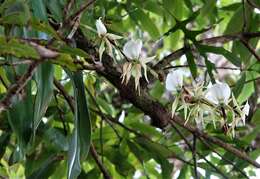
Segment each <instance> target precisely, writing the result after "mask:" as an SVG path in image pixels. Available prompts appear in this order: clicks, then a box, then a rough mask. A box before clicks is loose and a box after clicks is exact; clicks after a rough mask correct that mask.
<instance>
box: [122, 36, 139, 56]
mask: <svg viewBox="0 0 260 179" xmlns="http://www.w3.org/2000/svg"><path fill="white" fill-rule="evenodd" d="M142 45H143V44H142V41H141V40H136V41H134V40H129V41H128V42H127V43H126V44H125V45H124V47H123V53H124V54H125V55H126V57H127V58H129V59H131V60H134V59H138V58H139V56H140V54H141V50H142Z"/></svg>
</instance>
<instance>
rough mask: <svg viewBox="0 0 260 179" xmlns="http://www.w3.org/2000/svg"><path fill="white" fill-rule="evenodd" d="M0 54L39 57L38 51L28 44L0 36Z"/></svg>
mask: <svg viewBox="0 0 260 179" xmlns="http://www.w3.org/2000/svg"><path fill="white" fill-rule="evenodd" d="M0 55H3V56H5V55H13V56H15V57H18V58H32V59H39V58H40V56H39V54H38V52H37V51H36V50H35V49H34V48H33V47H31V46H30V45H27V44H24V43H21V42H19V41H18V40H17V39H14V38H12V39H9V40H8V41H7V39H6V38H5V37H1V36H0Z"/></svg>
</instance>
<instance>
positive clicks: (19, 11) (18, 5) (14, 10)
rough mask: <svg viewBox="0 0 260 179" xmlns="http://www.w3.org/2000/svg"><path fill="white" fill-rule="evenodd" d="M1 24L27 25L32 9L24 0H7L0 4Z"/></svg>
mask: <svg viewBox="0 0 260 179" xmlns="http://www.w3.org/2000/svg"><path fill="white" fill-rule="evenodd" d="M0 16H1V19H0V24H16V25H26V24H27V22H28V21H29V19H30V11H29V7H28V5H27V3H26V2H25V1H24V0H7V1H5V2H4V3H3V4H2V5H1V6H0Z"/></svg>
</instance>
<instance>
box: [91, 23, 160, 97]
mask: <svg viewBox="0 0 260 179" xmlns="http://www.w3.org/2000/svg"><path fill="white" fill-rule="evenodd" d="M96 28H97V33H98V36H99V37H100V39H101V44H100V47H99V58H100V61H101V59H102V54H103V53H104V51H105V44H106V45H107V47H108V52H109V55H111V56H113V55H112V46H113V43H115V44H116V40H117V39H120V38H122V37H120V36H118V35H115V34H111V33H107V29H106V27H105V25H104V24H103V23H102V21H101V18H99V19H98V20H96ZM111 41H112V42H113V43H112V44H111ZM142 46H143V43H142V41H141V40H139V39H138V40H132V39H131V40H129V41H128V42H126V43H125V45H124V47H123V52H121V51H120V52H121V53H122V54H123V56H124V57H125V58H127V62H125V63H124V64H123V67H122V75H121V78H122V83H124V84H127V83H128V82H129V80H130V78H131V76H132V75H133V76H134V79H135V89H136V90H138V92H139V94H140V82H139V81H140V78H141V77H142V76H143V75H144V77H145V79H146V81H147V82H148V78H147V65H146V64H147V63H149V62H151V61H152V60H153V59H154V58H155V56H153V57H143V56H142V55H141V51H142ZM142 69H143V75H142Z"/></svg>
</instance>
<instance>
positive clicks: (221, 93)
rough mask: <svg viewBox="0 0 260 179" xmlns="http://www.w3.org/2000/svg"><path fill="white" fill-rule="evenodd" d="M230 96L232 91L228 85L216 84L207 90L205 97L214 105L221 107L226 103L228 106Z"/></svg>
mask: <svg viewBox="0 0 260 179" xmlns="http://www.w3.org/2000/svg"><path fill="white" fill-rule="evenodd" d="M230 95H231V90H230V87H229V86H228V84H226V83H216V84H214V85H212V86H211V87H210V88H209V89H208V90H207V93H206V96H205V97H206V99H208V100H209V101H210V102H212V103H214V104H217V105H220V104H223V103H224V104H226V105H227V104H228V100H229V98H230Z"/></svg>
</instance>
